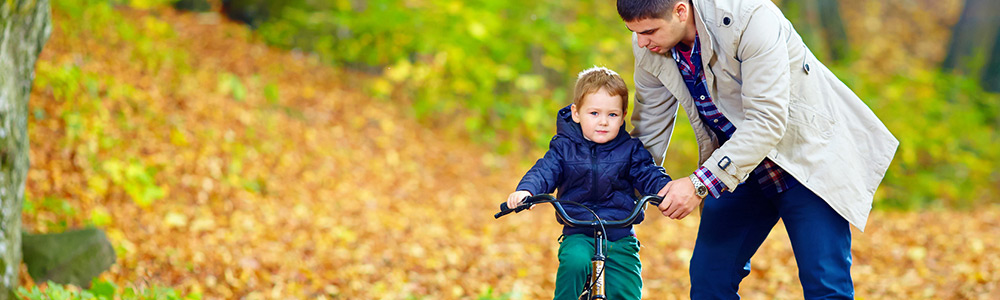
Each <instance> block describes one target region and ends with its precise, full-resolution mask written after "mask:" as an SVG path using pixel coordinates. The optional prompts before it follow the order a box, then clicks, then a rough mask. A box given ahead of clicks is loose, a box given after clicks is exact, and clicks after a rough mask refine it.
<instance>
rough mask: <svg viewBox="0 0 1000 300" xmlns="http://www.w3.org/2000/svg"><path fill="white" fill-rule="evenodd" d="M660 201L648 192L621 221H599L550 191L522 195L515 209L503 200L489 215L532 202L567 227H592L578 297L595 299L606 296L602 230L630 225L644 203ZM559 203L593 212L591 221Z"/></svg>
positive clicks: (581, 205) (505, 211)
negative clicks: (576, 216)
mask: <svg viewBox="0 0 1000 300" xmlns="http://www.w3.org/2000/svg"><path fill="white" fill-rule="evenodd" d="M661 201H663V197H660V196H656V195H650V196H644V197H642V198H641V199H639V201H638V202H636V205H635V208H633V209H632V213H631V214H630V215H629V216H628V218H625V219H624V220H614V221H606V220H601V218H600V216H598V215H597V213H596V212H594V211H593V210H591V209H590V208H588V207H587V206H585V205H583V204H580V203H578V202H573V201H567V200H557V199H556V198H555V197H553V196H552V195H550V194H540V195H535V196H531V197H527V198H524V200H523V201H522V202H521V205H518V206H517V207H515V208H509V207H507V203H506V202H504V203H501V204H500V212H498V213H496V214H495V215H493V218H494V219H499V218H500V217H502V216H504V215H507V214H509V213H512V212H513V213H519V212H521V211H523V210H525V209H528V208H530V207H531V206H534V205H536V204H542V203H550V204H552V207H554V208H555V210H556V217H558V218H559V220H560V221H562V223H563V224H566V225H568V226H570V227H592V228H594V256H593V258H591V260H590V265H591V270H590V271H591V272H590V276H589V277H588V278H587V282H586V283H584V285H583V291H581V292H580V297H578V299H579V300H596V299H607V297H606V295H605V294H604V262H605V260H606V259H607V257H605V255H604V253H605V250H604V248H605V244H606V243H605V241H607V237H605V236H604V231H605V229H606V228H607V227H610V228H623V227H628V226H630V225H632V223H633V222H635V219H636V218H638V217H639V213H640V212H642V210H643V208H644V207H645V205H646V203H649V204H652V205H653V206H658V205H660V202H661ZM562 203H567V204H572V205H577V206H580V207H583V208H584V209H586V210H587V211H588V212H590V213H591V214H593V215H594V219H592V220H585V221H584V220H578V219H574V218H573V217H570V216H569V215H567V214H566V210H565V209H563V207H562Z"/></svg>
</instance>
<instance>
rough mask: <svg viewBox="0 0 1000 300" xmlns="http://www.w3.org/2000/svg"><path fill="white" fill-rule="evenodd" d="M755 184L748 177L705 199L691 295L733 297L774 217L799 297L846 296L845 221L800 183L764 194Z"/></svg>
mask: <svg viewBox="0 0 1000 300" xmlns="http://www.w3.org/2000/svg"><path fill="white" fill-rule="evenodd" d="M786 176H788V175H786ZM789 177H790V176H789ZM789 179H790V178H789ZM793 180H794V179H793ZM756 182H757V180H755V179H754V178H750V179H749V180H747V181H746V182H745V183H743V184H742V185H741V186H740V187H739V188H737V189H736V191H734V192H733V193H728V192H726V193H723V194H722V196H721V197H719V198H718V199H716V198H713V197H711V196H709V197H707V198H705V206H704V208H703V211H702V218H701V224H700V226H699V228H698V239H697V241H696V242H695V246H694V254H693V256H692V257H691V270H690V275H691V299H739V298H740V296H739V295H738V294H737V291H738V290H739V284H740V281H742V280H743V278H744V277H746V276H747V275H749V274H750V257H752V256H753V254H754V253H755V252H757V249H758V248H759V247H760V245H761V243H763V242H764V238H766V237H767V235H768V233H770V232H771V229H772V228H773V227H774V225H775V224H776V223H777V222H778V218H781V219H782V220H783V221H784V223H785V228H786V229H787V231H788V238H789V239H790V240H791V242H792V251H793V252H794V253H795V261H796V262H797V263H798V267H799V281H800V282H801V283H802V290H803V294H804V295H803V296H804V298H805V299H852V298H853V297H854V283H853V281H852V280H851V228H850V225H849V224H848V223H847V220H845V219H844V218H843V217H841V216H840V215H839V214H837V212H836V211H834V210H833V209H832V208H830V205H829V204H827V203H826V202H825V201H823V199H821V198H820V197H819V196H817V195H816V194H814V193H813V192H812V191H810V190H809V189H808V188H806V187H805V186H803V185H802V184H796V185H795V186H794V187H793V188H791V189H789V190H787V191H784V192H783V193H780V194H777V195H774V196H772V197H767V196H765V195H764V193H763V192H761V188H760V185H759V184H757V183H756Z"/></svg>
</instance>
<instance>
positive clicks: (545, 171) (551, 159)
mask: <svg viewBox="0 0 1000 300" xmlns="http://www.w3.org/2000/svg"><path fill="white" fill-rule="evenodd" d="M556 143H557V139H556V138H553V139H552V142H550V143H549V151H547V152H545V156H543V157H542V158H540V159H538V161H536V162H535V165H534V166H532V167H531V169H530V170H528V173H525V174H524V177H522V178H521V182H520V183H518V184H517V189H515V190H516V191H528V192H529V193H531V195H538V194H551V193H552V192H554V191H555V190H556V187H557V186H559V183H561V182H562V180H561V178H562V176H561V175H562V164H560V162H561V161H562V155H561V154H560V153H559V151H557V150H556V149H558V147H556Z"/></svg>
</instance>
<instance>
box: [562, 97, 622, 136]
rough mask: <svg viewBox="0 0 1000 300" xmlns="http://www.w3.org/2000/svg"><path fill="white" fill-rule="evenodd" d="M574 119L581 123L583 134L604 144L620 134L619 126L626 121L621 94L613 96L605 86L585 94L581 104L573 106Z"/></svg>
mask: <svg viewBox="0 0 1000 300" xmlns="http://www.w3.org/2000/svg"><path fill="white" fill-rule="evenodd" d="M572 110H573V121H574V122H577V123H580V128H581V129H583V136H584V137H586V138H587V139H588V140H590V141H592V142H595V143H598V144H603V143H607V142H610V141H611V140H613V139H615V137H616V136H618V128H619V127H621V126H622V122H625V112H624V111H623V110H622V98H621V96H611V95H609V94H608V92H607V91H606V90H604V89H603V88H602V89H600V90H598V91H597V92H594V93H590V94H587V95H585V96H583V101H580V106H579V107H577V105H576V104H573V106H572Z"/></svg>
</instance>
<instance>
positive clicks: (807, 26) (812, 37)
mask: <svg viewBox="0 0 1000 300" xmlns="http://www.w3.org/2000/svg"><path fill="white" fill-rule="evenodd" d="M781 11H782V13H784V14H785V16H786V17H788V19H789V20H791V21H792V24H794V25H795V30H796V31H798V33H799V34H800V35H802V39H803V40H804V41H805V42H806V44H807V45H809V48H812V49H813V52H814V53H816V54H817V55H820V56H821V58H829V59H831V60H833V61H838V60H841V59H844V58H845V57H847V54H848V51H849V50H850V47H849V44H848V40H847V31H846V30H845V29H844V21H843V18H841V16H840V2H839V1H836V0H783V1H781ZM822 56H825V57H822Z"/></svg>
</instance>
